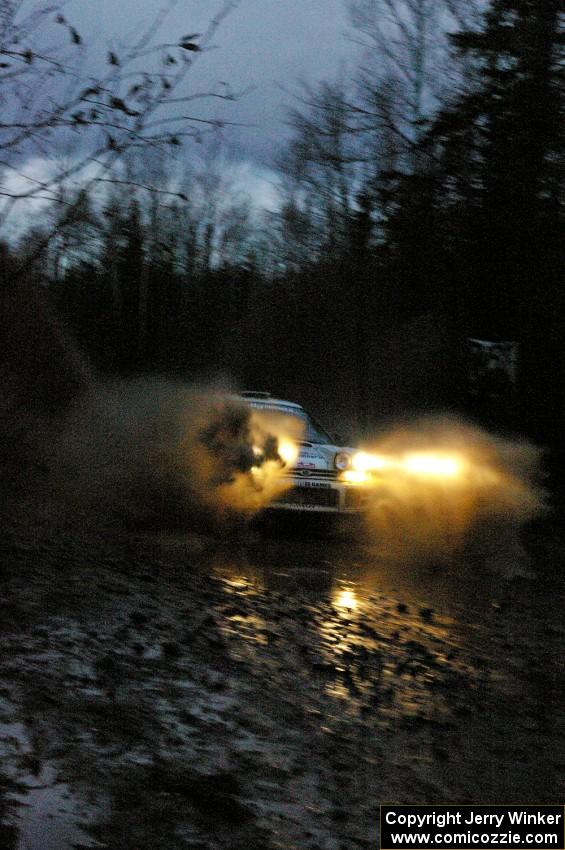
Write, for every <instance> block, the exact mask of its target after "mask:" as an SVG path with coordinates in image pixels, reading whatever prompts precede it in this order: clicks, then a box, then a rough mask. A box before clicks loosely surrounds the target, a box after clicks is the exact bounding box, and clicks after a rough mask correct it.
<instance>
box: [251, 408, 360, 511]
mask: <svg viewBox="0 0 565 850" xmlns="http://www.w3.org/2000/svg"><path fill="white" fill-rule="evenodd" d="M240 399H241V400H242V401H243V402H244V403H245V404H246V405H247V406H249V407H251V408H252V409H253V410H256V411H257V412H258V413H260V414H261V415H263V416H265V417H267V418H269V419H270V421H275V422H276V420H277V419H280V421H281V422H286V423H288V422H289V420H292V419H294V420H298V422H299V425H300V428H299V433H300V437H299V438H294V439H292V443H293V446H292V449H291V450H290V451H289V450H288V438H287V440H283V441H279V453H280V455H281V457H282V460H283V461H284V462H285V467H284V471H283V475H284V477H285V479H287V480H288V484H289V486H288V488H287V489H286V490H285V491H284V492H283V493H282V494H280V495H279V496H278V497H277V498H276V499H275V500H274V501H273V502H271V504H270V505H269V508H270V509H276V510H287V511H304V512H317V513H326V514H355V513H359V512H360V511H362V510H363V508H364V507H365V505H366V502H367V499H368V495H369V494H368V491H367V487H366V477H367V476H366V475H365V474H364V473H363V472H361V471H359V470H356V469H355V468H354V467H355V463H354V458H355V456H356V455H357V450H356V449H352V448H344V447H342V446H336V445H334V442H333V440H332V438H331V437H330V435H329V434H328V433H327V432H326V431H325V430H324V429H323V428H322V427H321V426H320V425H319V424H318V423H317V422H316V421H315V420H314V419H313V418H312V417H311V416H310V415H309V414H308V413H307V412H306V411H305V410H304V408H303V407H301V406H300V405H299V404H296V403H294V402H292V401H283V400H282V399H277V398H272V397H271V395H270V394H269V393H263V392H261V393H260V392H243V393H241V395H240ZM285 443H286V444H287V445H286V447H285ZM285 483H286V482H285Z"/></svg>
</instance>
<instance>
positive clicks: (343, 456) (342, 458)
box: [334, 452, 351, 470]
mask: <svg viewBox="0 0 565 850" xmlns="http://www.w3.org/2000/svg"><path fill="white" fill-rule="evenodd" d="M334 466H335V468H336V469H341V470H343V469H349V467H350V466H351V455H350V454H349V452H338V453H337V454H336V456H335V458H334Z"/></svg>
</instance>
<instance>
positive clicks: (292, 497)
mask: <svg viewBox="0 0 565 850" xmlns="http://www.w3.org/2000/svg"><path fill="white" fill-rule="evenodd" d="M338 498H339V492H338V491H337V490H324V489H320V488H318V487H291V488H290V490H287V491H286V493H283V495H282V496H280V497H279V498H278V499H277V501H276V504H277V505H302V506H304V507H309V506H311V507H319V508H336V507H337V505H338Z"/></svg>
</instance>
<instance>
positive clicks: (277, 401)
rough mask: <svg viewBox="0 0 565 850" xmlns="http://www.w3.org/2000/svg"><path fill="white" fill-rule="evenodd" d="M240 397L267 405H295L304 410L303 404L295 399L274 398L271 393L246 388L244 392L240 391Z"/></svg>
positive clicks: (294, 406)
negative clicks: (297, 402)
mask: <svg viewBox="0 0 565 850" xmlns="http://www.w3.org/2000/svg"><path fill="white" fill-rule="evenodd" d="M240 397H241V398H242V399H243V400H244V401H247V402H253V404H254V405H264V406H265V407H277V406H280V407H293V408H295V409H296V410H304V408H303V407H302V405H300V404H296V402H295V401H286V400H285V399H282V398H273V397H272V396H271V394H270V393H263V392H254V391H251V390H244V391H243V392H242V393H240Z"/></svg>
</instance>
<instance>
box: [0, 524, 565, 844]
mask: <svg viewBox="0 0 565 850" xmlns="http://www.w3.org/2000/svg"><path fill="white" fill-rule="evenodd" d="M322 531H323V530H322ZM544 534H545V535H546V536H545V537H544ZM534 542H535V543H536V546H534V547H533V549H532V551H534V550H535V551H534V557H533V561H532V563H531V564H530V566H529V567H528V569H527V570H526V569H525V567H524V563H522V562H519V559H517V558H516V557H514V553H507V557H506V559H505V560H504V559H502V561H501V562H497V563H494V562H485V561H484V559H481V558H479V557H478V556H477V555H476V554H475V555H474V556H473V558H471V557H469V558H467V559H466V558H464V557H459V558H457V559H454V560H453V561H452V562H451V563H448V564H446V563H444V564H435V565H434V564H431V565H430V564H428V565H427V566H424V565H419V564H414V563H412V564H403V563H399V562H392V561H390V560H387V558H386V553H382V552H378V550H376V549H375V548H374V547H371V545H369V544H367V543H366V542H365V543H359V542H356V538H355V536H352V535H343V534H341V535H334V536H327V535H326V534H324V533H321V530H320V529H317V528H316V529H312V528H311V527H306V528H304V527H300V526H298V527H296V526H295V525H294V527H293V526H286V527H283V528H278V529H273V528H272V527H271V528H260V529H252V530H249V531H247V532H245V533H243V534H240V535H239V536H237V537H232V538H230V539H227V540H226V539H224V540H222V539H220V538H219V537H218V536H217V535H216V536H201V535H196V534H193V533H192V534H182V533H177V534H174V535H173V534H167V535H163V534H159V535H148V534H145V535H134V534H127V535H125V534H123V533H121V534H119V535H115V536H112V535H111V534H106V535H105V536H100V535H98V536H90V537H89V536H87V535H86V534H83V535H81V534H78V533H77V532H76V531H75V532H74V533H73V535H72V536H70V535H69V534H68V533H60V534H59V535H58V536H57V537H56V538H53V537H45V536H41V535H37V534H36V535H28V536H26V535H22V534H21V533H14V534H12V535H8V537H7V538H6V539H5V542H4V543H3V544H2V548H1V555H2V589H3V594H2V601H1V603H0V615H1V616H0V653H1V655H0V758H1V762H0V764H1V766H0V815H1V822H2V827H0V839H1V840H0V846H1V847H2V848H6V850H10V848H18V850H51V848H54V849H55V848H57V850H66V848H70V847H72V846H75V845H82V846H89V847H105V848H116V850H117V848H120V850H128V848H131V850H134V848H136V850H145V848H147V850H149V848H151V850H154V848H167V849H168V850H169V848H170V850H175V848H186V847H194V848H244V847H245V848H248V847H251V848H255V847H257V848H312V850H314V848H323V849H324V850H339V848H357V847H367V848H368V847H375V846H377V844H376V842H377V834H378V806H379V804H380V803H382V802H385V801H388V802H393V801H396V802H407V803H409V802H414V803H418V802H419V803H424V802H430V803H433V802H436V803H439V802H460V803H463V802H470V803H487V802H491V803H504V802H508V801H512V802H517V803H519V802H523V803H530V802H533V803H550V802H557V801H559V800H562V799H563V793H564V791H565V788H564V786H563V776H564V774H565V771H564V767H565V764H564V762H565V758H564V754H563V740H564V739H565V738H564V732H565V728H564V725H563V708H562V707H563V670H562V661H561V655H562V649H563V644H564V640H563V638H564V634H565V632H564V621H563V611H564V607H563V602H564V592H563V591H564V587H563V573H562V569H561V566H562V564H563V561H564V560H565V558H564V557H563V555H564V552H565V549H564V548H563V546H562V545H561V543H560V541H557V542H556V541H555V537H554V535H551V534H549V533H548V532H547V533H546V532H542V533H540V535H538V538H537V540H536V541H534Z"/></svg>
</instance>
